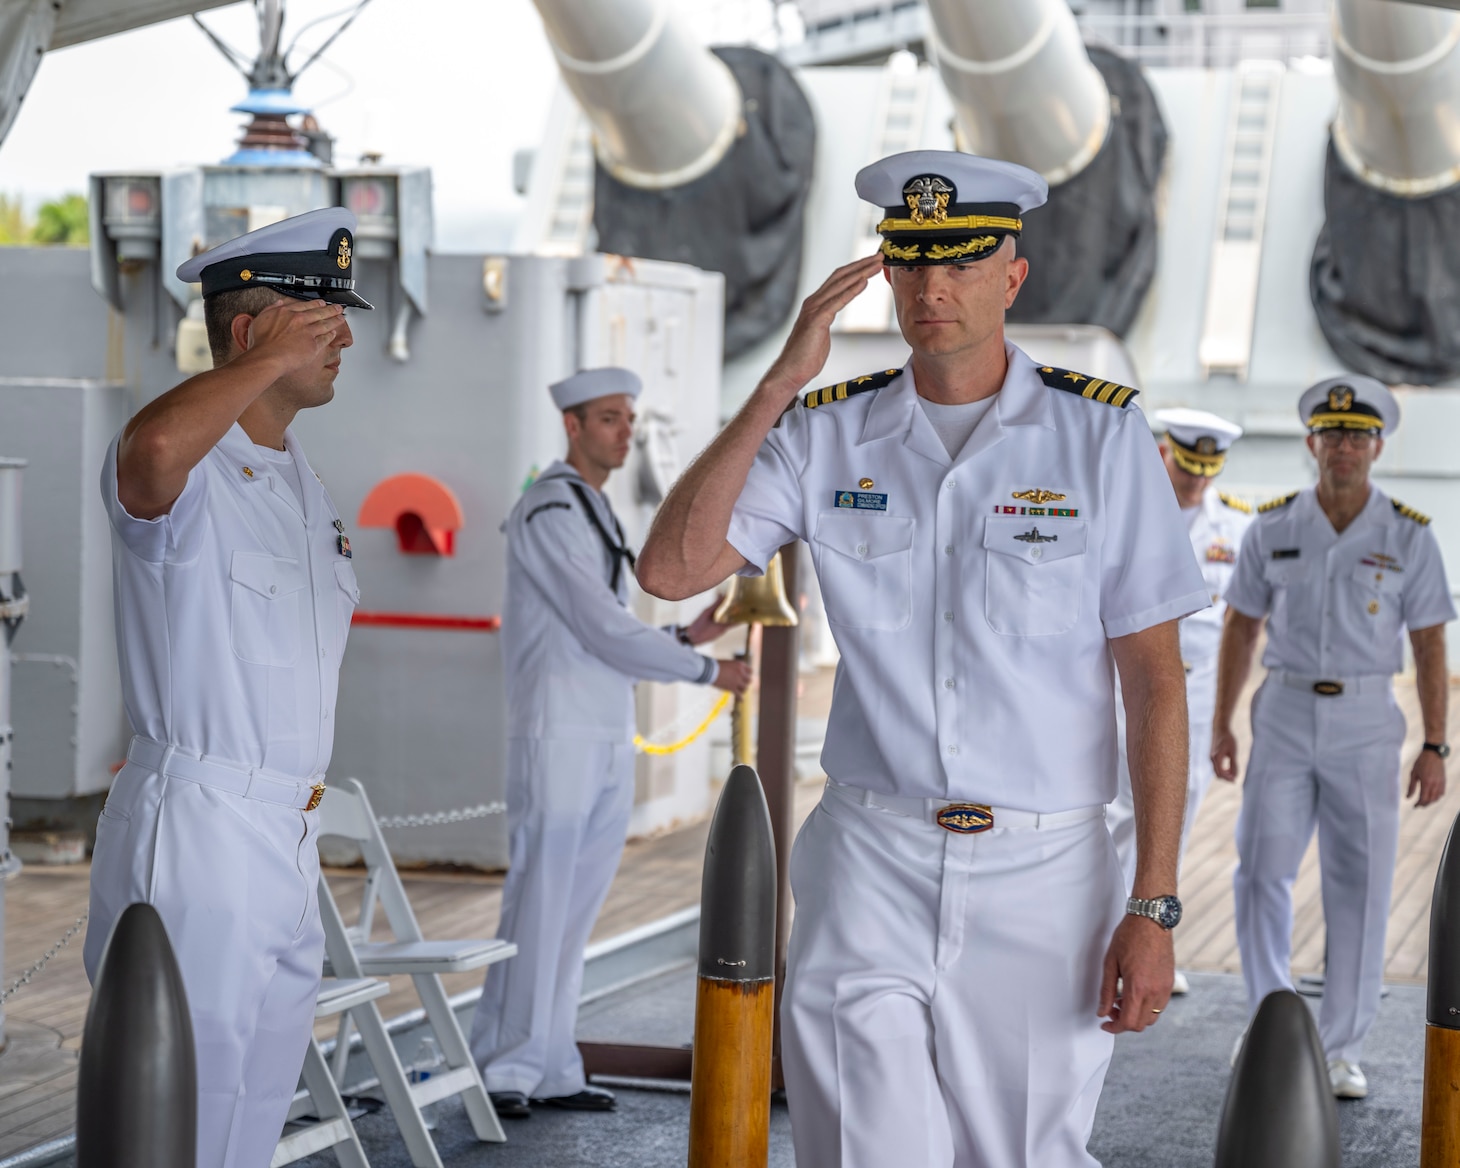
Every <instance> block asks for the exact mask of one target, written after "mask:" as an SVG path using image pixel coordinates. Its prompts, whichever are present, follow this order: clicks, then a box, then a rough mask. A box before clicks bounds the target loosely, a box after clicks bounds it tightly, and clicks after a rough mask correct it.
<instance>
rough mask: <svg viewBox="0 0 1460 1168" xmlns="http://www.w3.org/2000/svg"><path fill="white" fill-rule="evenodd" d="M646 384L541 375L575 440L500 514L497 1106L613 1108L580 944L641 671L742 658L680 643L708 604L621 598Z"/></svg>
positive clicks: (611, 862)
mask: <svg viewBox="0 0 1460 1168" xmlns="http://www.w3.org/2000/svg"><path fill="white" fill-rule="evenodd" d="M641 388H642V386H641V383H640V381H639V378H638V375H637V374H635V373H633V372H632V371H631V370H628V369H617V368H603V369H588V370H584V371H583V372H581V373H577V374H574V375H573V376H572V377H569V378H567V379H566V380H564V381H560V382H558V383H557V384H556V385H553V386H552V387H551V393H552V397H553V403H554V404H555V405H556V406H557V408H558V409H560V410H562V411H563V428H564V430H565V431H566V432H567V437H568V456H567V458H566V459H564V460H562V461H559V462H554V463H553V464H552V465H551V466H549V467H548V468H547V470H545V471H544V472H543V473H542V474H541V475H539V476H538V478H537V479H536V481H535V482H533V484H532V485H531V486H530V487H528V489H527V490H526V491H525V492H524V493H523V496H522V498H521V499H520V500H519V501H518V503H517V506H516V507H515V508H514V509H513V511H512V514H511V516H510V518H509V519H508V520H507V524H506V532H507V593H506V600H505V605H504V613H503V621H502V656H503V662H504V669H505V673H506V689H507V703H508V712H507V726H508V735H509V741H508V746H507V766H508V770H507V830H508V836H509V841H510V842H509V861H508V864H509V866H508V870H507V883H506V886H505V887H504V888H503V890H502V917H501V924H500V926H499V927H498V930H497V936H498V937H500V938H503V939H505V940H509V941H512V942H514V943H515V944H516V945H517V956H516V957H515V958H513V959H512V960H511V961H507V962H503V963H501V964H500V965H497V966H493V967H492V968H491V969H489V970H488V971H487V979H486V986H485V988H484V989H483V991H482V996H481V999H480V1000H479V1002H478V1004H477V1010H476V1017H475V1019H474V1021H473V1023H472V1033H471V1046H472V1053H473V1055H474V1056H475V1058H476V1060H477V1063H478V1065H479V1066H480V1067H481V1069H482V1078H483V1079H484V1080H485V1082H486V1085H487V1090H488V1091H489V1092H490V1093H491V1096H492V1101H493V1103H494V1104H495V1105H496V1108H497V1114H498V1115H501V1116H504V1117H506V1118H509V1119H513V1118H517V1119H521V1118H526V1117H527V1116H529V1115H530V1114H531V1109H532V1105H533V1104H537V1105H540V1106H550V1107H559V1108H567V1109H570V1110H574V1111H610V1110H612V1109H613V1107H614V1097H613V1095H612V1094H611V1093H610V1092H608V1091H605V1090H602V1089H601V1088H597V1087H590V1086H588V1085H587V1081H586V1079H585V1078H584V1074H583V1060H582V1059H581V1058H580V1057H579V1055H578V1046H577V1042H576V1040H575V1038H574V1023H575V1021H576V1019H577V1013H578V991H579V986H580V985H581V983H582V979H583V949H584V946H585V945H586V944H587V942H588V935H589V933H590V932H591V931H592V928H593V922H594V919H595V918H596V917H597V916H598V910H599V908H601V907H602V905H603V900H604V897H605V896H607V895H608V889H609V885H610V883H611V882H612V880H613V874H614V872H615V870H616V869H617V868H618V862H619V856H620V855H621V854H622V852H623V846H624V838H625V836H626V835H627V832H628V823H629V813H630V811H632V809H633V803H634V748H633V737H634V682H635V681H639V680H647V681H690V682H699V683H702V684H706V685H714V686H717V687H719V688H720V689H723V690H726V691H729V692H733V693H739V692H741V691H743V690H744V689H745V687H746V685H747V684H748V683H749V680H750V671H749V669H748V667H747V666H746V665H745V663H744V662H742V661H736V660H724V661H716V660H714V659H713V658H710V657H706V656H703V655H702V654H700V653H697V652H695V651H694V649H693V648H692V647H691V646H693V645H697V644H703V643H705V642H707V641H712V640H714V639H715V638H716V637H718V636H719V635H720V634H721V633H722V632H723V631H724V628H723V626H721V625H718V624H716V623H715V622H714V620H713V619H712V617H711V613H712V612H713V611H714V605H711V606H710V607H709V608H707V609H706V610H705V611H704V612H703V613H701V614H700V615H699V617H697V618H696V619H695V620H694V622H693V623H691V624H689V625H687V626H685V627H683V628H679V627H676V626H671V627H670V628H668V629H656V628H652V627H650V626H649V625H646V624H644V623H643V622H642V621H640V620H639V619H638V618H637V617H635V616H634V615H633V613H632V612H630V611H629V609H628V607H627V603H628V596H629V591H628V589H629V579H630V578H631V577H632V575H633V571H634V555H633V552H632V551H631V550H630V549H629V547H628V545H627V543H626V541H625V539H624V533H623V528H622V527H621V526H620V525H619V522H618V519H617V517H616V516H615V515H614V513H613V508H612V507H611V506H610V505H609V501H608V497H607V496H606V495H605V494H604V493H603V486H604V483H606V482H607V481H608V476H609V475H610V474H611V473H612V472H613V471H614V470H617V469H618V468H619V467H621V466H622V465H623V464H624V460H625V459H626V458H627V457H628V453H629V444H630V442H631V440H632V438H633V430H634V400H635V399H636V398H637V397H638V395H639V391H640V389H641Z"/></svg>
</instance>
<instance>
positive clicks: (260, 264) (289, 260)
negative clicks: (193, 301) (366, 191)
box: [177, 207, 375, 308]
mask: <svg viewBox="0 0 1460 1168" xmlns="http://www.w3.org/2000/svg"><path fill="white" fill-rule="evenodd" d="M354 231H355V216H354V214H353V213H352V212H350V211H347V210H346V209H345V208H344V207H324V208H321V209H320V210H318V211H306V212H305V213H304V214H303V215H295V216H293V217H292V218H289V219H281V220H280V221H279V222H278V223H271V224H269V226H267V227H260V228H259V229H258V230H257V231H250V232H249V233H248V234H247V235H240V236H239V237H238V238H237V239H230V240H229V241H228V242H227V243H224V244H220V245H219V246H218V247H215V248H214V249H213V250H212V251H205V252H204V253H203V254H202V255H196V256H194V257H193V258H192V259H190V260H188V262H187V263H185V264H183V265H182V266H181V267H179V268H178V270H177V278H178V279H179V280H181V281H183V283H185V284H197V283H201V284H202V285H203V298H204V299H205V300H206V299H207V298H208V297H209V296H212V295H214V294H215V293H218V292H233V291H237V290H239V289H243V288H268V289H270V290H271V291H274V292H278V293H279V294H280V295H283V296H293V297H294V298H295V299H297V300H323V301H326V302H327V303H329V304H344V305H346V306H348V307H350V308H374V307H375V306H374V305H373V304H371V303H370V302H369V301H368V300H366V299H364V297H362V296H360V295H359V294H358V293H357V292H356V291H355V275H354V272H355V269H354V263H355V236H354Z"/></svg>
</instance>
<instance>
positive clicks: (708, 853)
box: [700, 766, 776, 981]
mask: <svg viewBox="0 0 1460 1168" xmlns="http://www.w3.org/2000/svg"><path fill="white" fill-rule="evenodd" d="M775 950H776V846H775V843H774V842H773V840H772V837H771V813H770V809H769V808H768V807H767V806H766V801H765V792H764V791H763V790H761V785H760V777H759V776H758V775H757V774H756V773H755V771H754V770H752V769H751V768H750V767H748V766H738V767H736V768H735V769H734V770H733V771H731V772H730V778H729V780H728V781H727V782H726V783H725V789H724V790H723V791H721V792H720V802H719V805H718V806H716V808H715V818H714V820H713V821H711V823H710V838H709V842H708V843H707V844H706V845H705V869H704V876H703V882H702V884H701V888H700V976H701V977H711V978H716V979H717V980H720V981H765V980H767V979H769V978H773V977H774V976H775V972H776V967H775V962H776V957H775Z"/></svg>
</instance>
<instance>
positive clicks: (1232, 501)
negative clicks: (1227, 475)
mask: <svg viewBox="0 0 1460 1168" xmlns="http://www.w3.org/2000/svg"><path fill="white" fill-rule="evenodd" d="M1217 498H1218V499H1220V500H1221V501H1222V502H1223V503H1225V504H1226V505H1227V506H1228V507H1230V508H1232V510H1233V511H1240V512H1242V514H1243V515H1251V514H1252V504H1251V503H1249V502H1248V501H1247V500H1246V499H1239V498H1237V496H1236V495H1229V494H1227V492H1226V491H1218V492H1217Z"/></svg>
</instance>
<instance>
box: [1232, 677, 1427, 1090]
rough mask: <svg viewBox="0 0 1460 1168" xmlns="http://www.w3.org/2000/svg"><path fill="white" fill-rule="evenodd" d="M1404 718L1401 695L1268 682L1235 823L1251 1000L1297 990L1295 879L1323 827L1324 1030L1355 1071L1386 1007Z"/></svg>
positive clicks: (1328, 1046)
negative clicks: (1329, 693)
mask: <svg viewBox="0 0 1460 1168" xmlns="http://www.w3.org/2000/svg"><path fill="white" fill-rule="evenodd" d="M1403 742H1404V715H1403V714H1402V713H1401V712H1400V710H1399V706H1398V704H1397V703H1396V702H1395V700H1394V695H1393V692H1392V691H1391V690H1389V689H1387V688H1386V689H1385V690H1384V691H1383V692H1381V693H1366V694H1353V695H1348V694H1344V695H1340V696H1338V697H1321V696H1319V695H1317V694H1315V693H1313V692H1311V690H1310V691H1306V692H1305V691H1303V690H1298V689H1293V688H1290V687H1288V686H1287V685H1284V684H1283V682H1282V681H1281V680H1280V679H1279V678H1277V677H1274V676H1271V675H1269V677H1268V679H1267V680H1266V681H1265V682H1264V683H1263V685H1262V688H1261V689H1260V690H1258V691H1257V696H1256V697H1255V698H1254V699H1253V702H1252V758H1251V761H1250V762H1249V763H1248V764H1247V778H1246V781H1245V783H1244V784H1243V787H1242V813H1241V815H1240V817H1239V818H1238V821H1237V857H1238V865H1237V873H1236V875H1235V876H1234V877H1233V880H1232V887H1233V892H1234V894H1235V900H1236V923H1237V944H1238V947H1239V948H1240V950H1241V954H1242V977H1243V980H1244V981H1245V982H1246V983H1247V1002H1248V1006H1249V1008H1250V1009H1251V1010H1253V1011H1255V1010H1256V1009H1257V1007H1258V1006H1259V1005H1260V1004H1261V1002H1262V999H1263V998H1265V997H1266V996H1267V995H1268V994H1270V993H1272V992H1273V991H1274V990H1283V989H1291V988H1292V984H1293V981H1292V970H1291V964H1290V963H1291V959H1292V949H1293V944H1292V937H1293V881H1294V879H1295V878H1296V877H1297V874H1298V866H1299V864H1300V863H1301V862H1302V859H1303V853H1304V852H1305V851H1306V850H1307V847H1308V841H1309V840H1310V839H1311V838H1312V836H1313V827H1314V824H1315V823H1316V824H1317V827H1318V851H1319V864H1320V871H1321V877H1322V888H1323V918H1324V922H1325V924H1326V926H1327V929H1328V961H1327V970H1326V974H1327V976H1326V981H1325V985H1324V991H1323V1005H1322V1006H1321V1007H1320V1009H1319V1011H1318V1033H1319V1036H1320V1037H1321V1038H1322V1040H1323V1049H1324V1052H1325V1053H1326V1054H1327V1056H1328V1057H1329V1058H1330V1059H1340V1058H1341V1059H1347V1060H1349V1061H1350V1062H1357V1061H1358V1059H1359V1056H1360V1053H1361V1050H1362V1047H1363V1042H1364V1036H1365V1035H1366V1034H1367V1033H1368V1030H1369V1027H1370V1025H1371V1024H1372V1023H1373V1021H1374V1015H1375V1014H1376V1013H1377V1012H1378V1009H1379V993H1380V989H1381V986H1382V982H1383V976H1384V933H1385V928H1386V926H1387V925H1388V917H1389V892H1390V888H1391V885H1392V884H1393V881H1394V860H1395V853H1396V851H1397V848H1398V843H1399V751H1400V747H1401V745H1402V744H1403Z"/></svg>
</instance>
